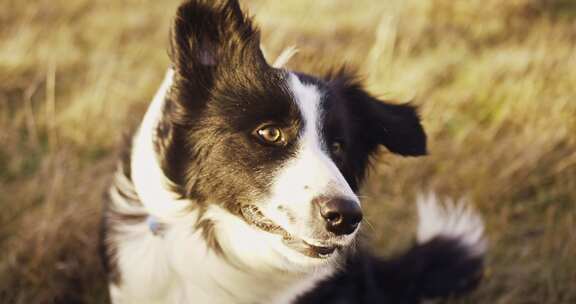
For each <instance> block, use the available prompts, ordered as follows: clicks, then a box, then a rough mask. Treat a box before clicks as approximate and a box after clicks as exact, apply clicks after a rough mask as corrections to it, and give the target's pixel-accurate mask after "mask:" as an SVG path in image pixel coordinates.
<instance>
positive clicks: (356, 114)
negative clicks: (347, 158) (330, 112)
mask: <svg viewBox="0 0 576 304" xmlns="http://www.w3.org/2000/svg"><path fill="white" fill-rule="evenodd" d="M329 81H330V83H331V84H332V85H333V86H334V87H335V88H336V90H337V91H339V92H340V94H342V96H343V98H344V99H345V102H346V104H347V106H348V109H349V111H350V112H351V115H352V119H353V121H354V125H355V127H356V130H357V132H355V136H356V137H357V138H358V139H359V140H360V141H361V143H362V144H364V145H365V147H366V148H367V150H368V151H371V152H372V151H374V150H375V149H376V147H377V146H378V145H380V144H381V145H383V146H385V147H386V148H387V149H388V150H389V151H390V152H393V153H396V154H400V155H403V156H421V155H426V153H427V148H426V133H425V132H424V129H423V127H422V125H421V123H420V117H419V116H418V113H417V112H416V109H415V108H414V107H413V106H411V105H408V104H391V103H388V102H385V101H382V100H379V99H377V98H375V97H373V96H372V95H370V94H369V93H368V92H366V91H365V90H364V88H363V87H362V85H361V84H360V82H359V81H358V80H357V79H356V78H355V77H354V76H351V74H349V73H347V72H342V71H341V72H338V73H337V74H336V75H334V76H329Z"/></svg>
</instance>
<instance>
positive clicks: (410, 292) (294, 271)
mask: <svg viewBox="0 0 576 304" xmlns="http://www.w3.org/2000/svg"><path fill="white" fill-rule="evenodd" d="M170 41H171V43H170V52H169V54H170V58H171V61H172V64H171V67H170V68H169V70H168V72H167V74H166V76H165V79H164V81H163V83H162V85H161V87H160V89H159V90H158V92H157V94H156V96H155V97H154V99H153V101H152V103H151V104H150V106H149V108H148V110H147V112H146V114H145V116H144V118H143V120H142V123H141V124H140V126H139V128H138V129H137V131H136V132H135V134H134V135H133V136H132V138H131V139H130V141H129V144H127V147H126V149H125V153H124V155H123V156H122V157H121V160H120V162H119V166H118V170H117V171H116V173H115V176H114V179H113V182H112V185H111V187H110V188H109V191H108V192H107V199H106V203H105V211H104V216H103V222H102V230H101V251H102V258H103V263H104V265H105V269H106V271H107V274H108V280H109V290H110V297H111V300H112V302H113V303H116V304H118V303H419V302H420V301H422V300H424V299H430V298H436V297H445V296H452V295H458V294H462V293H465V292H467V291H470V290H472V289H473V288H474V287H475V286H477V284H478V282H479V281H480V278H481V275H482V269H483V257H484V254H485V249H486V248H485V247H486V245H485V240H484V236H483V229H484V226H483V223H482V220H481V218H480V216H479V215H478V214H477V213H476V212H474V211H473V210H472V208H470V207H468V205H466V204H464V203H460V204H448V205H445V204H440V203H439V202H437V199H436V197H435V196H434V195H432V194H431V195H424V196H421V197H420V198H419V200H418V211H419V219H420V223H419V228H418V233H417V242H416V244H415V245H414V246H413V247H412V248H410V249H409V250H408V251H407V252H406V253H404V254H403V255H400V256H397V257H395V258H390V259H381V258H378V257H376V256H374V255H372V254H370V253H369V252H368V251H367V250H366V249H365V248H364V247H363V246H362V244H360V243H361V242H359V241H358V234H359V232H358V231H359V230H360V227H361V226H362V219H363V214H362V209H361V204H360V199H359V196H358V195H357V193H358V191H359V188H360V186H361V184H362V182H363V180H364V177H365V175H366V171H367V167H368V164H369V161H370V158H371V157H372V156H374V155H375V154H376V152H377V151H378V149H379V147H381V146H383V147H385V148H386V149H387V150H389V151H390V152H392V153H394V154H397V155H401V156H421V155H425V154H426V134H425V131H424V129H423V127H422V125H421V123H420V118H419V115H418V114H417V111H416V109H415V108H414V107H412V106H411V105H409V104H393V103H390V102H386V101H382V100H379V99H377V98H376V97H374V96H372V95H371V94H370V93H368V92H367V91H366V90H365V89H364V88H363V87H362V84H361V83H360V81H359V80H358V78H357V77H356V76H355V75H354V74H353V73H351V72H349V71H347V70H345V69H340V70H337V71H336V72H333V73H330V74H329V75H326V76H323V77H315V76H311V75H307V74H304V73H300V72H295V71H290V70H287V69H284V68H275V67H272V66H270V65H269V64H268V63H267V61H266V60H265V58H264V56H263V53H262V51H261V49H260V39H259V32H258V30H257V29H256V28H255V26H254V25H253V22H252V20H251V19H250V17H248V16H247V15H245V14H244V13H243V12H242V11H241V8H240V5H239V3H238V1H237V0H218V1H209V0H188V1H185V2H184V3H183V4H181V6H180V7H179V8H178V10H177V13H176V17H175V19H174V23H173V26H172V29H171V40H170Z"/></svg>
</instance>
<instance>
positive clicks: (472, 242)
mask: <svg viewBox="0 0 576 304" xmlns="http://www.w3.org/2000/svg"><path fill="white" fill-rule="evenodd" d="M417 203H418V219H419V225H418V235H417V237H418V243H420V244H423V243H426V242H428V241H430V240H432V239H434V238H444V239H450V240H455V241H458V242H459V243H460V245H462V246H463V247H464V248H466V249H467V250H468V251H469V254H470V255H472V256H481V255H483V254H484V253H485V252H486V240H485V239H484V222H483V221H482V218H481V216H480V214H479V213H478V212H477V211H476V210H475V209H474V208H472V207H471V206H470V204H469V203H468V202H467V201H466V200H458V201H453V200H447V201H446V202H444V203H442V202H440V201H439V199H438V197H437V196H436V194H433V193H428V194H425V195H420V196H419V197H418V200H417Z"/></svg>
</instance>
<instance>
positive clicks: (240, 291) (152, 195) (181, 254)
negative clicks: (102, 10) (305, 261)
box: [130, 70, 333, 303]
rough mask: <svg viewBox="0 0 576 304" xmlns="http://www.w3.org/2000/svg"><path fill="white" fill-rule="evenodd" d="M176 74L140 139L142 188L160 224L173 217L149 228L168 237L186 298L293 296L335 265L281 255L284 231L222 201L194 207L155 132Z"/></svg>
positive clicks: (135, 148) (136, 161) (136, 160)
mask: <svg viewBox="0 0 576 304" xmlns="http://www.w3.org/2000/svg"><path fill="white" fill-rule="evenodd" d="M172 77H173V71H171V70H170V71H168V73H167V74H166V77H165V79H164V82H163V84H162V86H161V87H160V89H159V91H158V93H157V94H156V96H155V97H154V100H153V101H152V103H151V104H150V106H149V108H148V111H147V112H146V115H145V117H144V119H143V121H142V124H141V126H140V128H139V130H138V132H137V133H136V135H135V136H134V140H133V143H132V153H131V166H130V167H131V177H132V182H133V185H134V190H135V192H136V193H137V195H138V197H139V200H140V201H141V203H142V207H143V208H144V209H145V212H146V213H147V214H148V215H149V217H150V218H153V220H154V222H155V224H156V225H158V224H162V225H165V228H163V231H162V233H161V234H159V233H153V232H157V231H150V225H149V222H147V224H145V225H143V230H144V231H143V232H144V233H148V234H152V235H153V237H155V238H159V239H160V240H158V239H156V240H153V242H156V243H158V242H161V243H163V244H162V246H163V247H164V250H163V254H164V255H165V257H164V259H165V261H166V262H165V263H166V264H167V265H165V267H166V269H171V270H173V271H174V272H176V273H175V275H176V277H178V278H179V280H178V281H179V282H176V283H175V284H176V285H178V286H177V287H176V289H177V290H185V295H182V296H183V297H185V298H186V299H189V300H191V301H192V300H194V301H195V302H199V303H200V302H202V300H201V299H202V298H203V297H206V300H207V302H219V301H218V300H221V301H222V302H246V303H255V302H274V303H290V302H292V301H293V300H294V298H295V297H297V296H298V295H300V294H302V293H304V292H305V291H306V290H308V289H310V288H312V287H313V286H314V284H315V283H316V282H317V281H318V280H321V279H322V278H325V277H326V276H327V275H329V274H330V273H332V272H333V267H332V266H330V267H328V266H326V267H321V268H317V269H310V268H299V267H298V265H294V264H293V263H291V262H289V261H288V260H287V259H286V258H285V257H283V256H281V255H280V254H279V253H278V252H277V250H278V248H273V246H270V244H273V243H274V241H273V240H272V238H277V237H278V236H276V235H272V234H269V233H266V232H263V231H261V230H259V229H257V228H254V227H252V226H250V225H248V224H247V223H246V222H245V221H243V220H242V219H241V218H239V217H238V216H236V215H233V214H231V213H230V212H228V211H226V210H224V209H223V208H221V207H219V206H217V205H211V206H209V207H207V208H204V209H203V210H202V211H200V210H194V208H191V206H192V205H193V204H194V202H192V201H191V200H188V199H181V198H179V196H178V195H177V194H175V193H173V192H171V191H170V190H169V189H170V183H169V180H168V179H167V178H166V177H165V175H164V173H163V171H162V169H161V167H160V165H159V160H158V156H157V154H156V151H155V149H154V138H155V136H156V129H157V128H156V126H157V125H158V122H159V121H160V119H161V115H162V109H163V107H164V103H165V98H166V94H167V93H168V91H169V89H170V86H171V84H172ZM200 220H208V221H210V224H211V227H210V229H212V231H210V234H211V237H213V238H215V239H217V240H218V246H219V247H221V248H220V249H221V252H216V251H215V250H214V248H213V246H211V244H210V242H209V241H208V240H207V239H206V231H203V230H202V229H198V225H197V223H198V222H199V221H200ZM204 229H206V228H204ZM276 243H278V242H276ZM159 267H161V266H159Z"/></svg>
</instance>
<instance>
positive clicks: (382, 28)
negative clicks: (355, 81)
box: [0, 0, 576, 304]
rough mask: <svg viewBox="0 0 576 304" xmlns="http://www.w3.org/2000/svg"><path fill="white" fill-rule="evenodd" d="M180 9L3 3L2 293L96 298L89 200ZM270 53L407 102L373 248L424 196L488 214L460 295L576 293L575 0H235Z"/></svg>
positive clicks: (83, 0) (55, 1)
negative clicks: (407, 120)
mask: <svg viewBox="0 0 576 304" xmlns="http://www.w3.org/2000/svg"><path fill="white" fill-rule="evenodd" d="M177 2H178V1H152V0H148V1H147V0H100V1H89V0H76V1H64V0H52V1H48V0H37V1H18V0H3V1H2V2H1V3H0V130H1V131H0V207H1V208H2V211H1V212H0V251H1V252H2V254H0V302H2V303H52V302H57V301H58V300H54V299H58V297H59V295H61V294H64V293H67V294H70V291H74V292H72V294H73V296H72V297H71V298H66V299H62V298H60V302H62V301H64V300H66V301H68V302H83V303H99V302H102V301H103V299H104V298H105V292H104V291H105V286H104V284H103V283H102V280H101V269H100V268H99V264H98V260H97V257H96V256H95V254H94V253H95V251H96V243H95V238H96V235H97V233H98V231H97V223H98V220H99V212H100V202H101V197H102V193H103V189H104V187H105V185H106V183H107V181H108V180H109V177H110V173H111V171H112V170H113V169H114V165H115V161H114V159H115V157H116V155H117V152H116V147H117V146H118V143H119V141H120V140H121V138H122V134H123V132H124V130H126V128H127V127H128V126H134V125H135V124H136V123H137V121H138V120H139V118H140V117H141V115H142V114H143V111H144V109H145V108H146V105H147V103H148V101H149V100H150V98H151V96H152V95H153V93H154V91H155V90H156V88H157V87H158V85H159V82H160V80H161V78H162V76H163V73H164V71H165V69H166V67H167V65H168V57H167V54H166V45H167V41H168V27H169V24H170V21H171V18H172V15H173V13H174V9H175V7H176V6H177ZM242 3H243V6H244V7H245V8H247V9H248V10H249V11H251V13H252V14H253V15H255V16H256V20H257V22H258V24H260V26H261V28H262V32H263V47H264V50H265V53H266V55H267V57H268V58H270V59H271V60H272V59H273V58H275V56H277V55H278V54H279V53H280V51H281V50H282V49H283V48H285V47H288V46H292V45H293V46H296V47H297V48H298V50H299V52H298V53H297V55H296V56H295V57H294V58H293V59H292V60H291V61H290V62H289V63H288V66H289V67H291V68H295V69H300V70H302V71H305V72H309V73H315V72H322V71H326V70H328V69H330V68H332V67H335V66H337V64H340V63H346V65H347V66H349V67H352V68H356V69H357V70H358V71H359V72H360V73H361V74H362V75H363V76H364V79H365V80H366V83H367V85H368V87H369V89H370V90H371V91H372V92H374V93H375V94H377V95H378V96H381V97H383V98H388V99H390V100H395V101H398V102H407V101H411V102H412V103H414V104H416V105H418V106H419V108H420V113H421V116H422V118H423V121H424V125H425V127H426V128H427V130H428V133H429V147H430V155H429V156H427V157H423V158H400V157H397V156H393V155H391V154H389V153H387V152H386V151H382V153H381V156H380V157H379V158H378V159H377V160H376V161H375V162H374V166H373V170H372V174H371V175H370V178H369V182H368V184H367V185H366V186H365V187H364V190H363V196H362V197H363V200H364V206H366V208H367V212H366V213H367V214H368V215H367V218H368V219H367V225H365V227H366V230H367V232H368V234H369V235H370V236H371V237H372V238H373V239H374V241H375V250H377V251H379V252H380V253H381V254H382V255H392V254H394V253H396V252H400V251H401V250H403V249H404V248H405V247H406V246H407V245H408V244H409V243H410V242H411V241H412V240H413V234H414V214H415V212H414V203H413V202H414V199H415V196H416V194H417V193H419V192H420V193H422V192H428V191H436V192H438V193H439V194H440V195H442V196H444V197H446V198H449V197H452V198H459V197H466V198H468V199H469V200H470V201H471V202H473V203H474V205H475V206H477V208H478V210H479V211H480V212H481V213H482V215H483V216H484V218H485V220H486V226H487V235H488V239H489V244H490V249H489V254H488V258H487V273H486V278H485V280H484V282H483V284H482V286H481V287H480V288H479V289H478V290H477V291H476V292H475V293H473V294H472V295H470V296H469V297H467V298H465V299H459V300H454V301H451V303H452V302H454V303H539V304H540V303H576V288H574V284H575V282H576V135H575V134H576V1H573V0H510V1H502V0H469V1H453V0H404V1H402V0H362V1H360V0H356V1H349V0H315V1H307V0H291V1H264V0H251V1H249V0H246V1H243V2H242Z"/></svg>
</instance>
